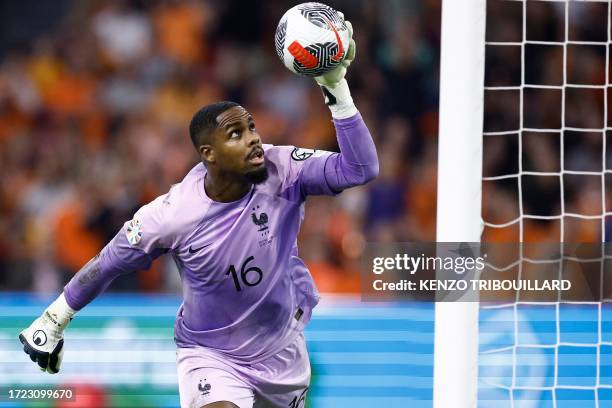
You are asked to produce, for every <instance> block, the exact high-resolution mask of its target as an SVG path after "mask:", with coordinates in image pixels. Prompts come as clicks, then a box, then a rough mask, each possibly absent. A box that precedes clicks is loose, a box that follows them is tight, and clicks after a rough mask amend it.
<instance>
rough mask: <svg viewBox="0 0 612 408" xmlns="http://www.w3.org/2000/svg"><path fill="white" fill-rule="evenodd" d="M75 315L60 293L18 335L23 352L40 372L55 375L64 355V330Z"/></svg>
mask: <svg viewBox="0 0 612 408" xmlns="http://www.w3.org/2000/svg"><path fill="white" fill-rule="evenodd" d="M75 313H76V311H75V310H73V309H72V308H71V307H70V306H68V303H67V302H66V298H65V297H64V294H63V293H62V294H61V295H60V297H58V298H57V300H56V301H55V302H53V303H52V304H51V305H50V306H49V307H48V308H47V310H45V312H44V313H43V314H42V316H40V317H39V318H38V319H36V320H34V322H33V323H32V324H31V325H30V327H28V328H27V329H25V330H24V331H22V332H21V333H20V334H19V341H21V344H23V351H24V352H25V353H26V354H28V355H29V356H30V359H31V360H32V361H33V362H35V363H38V366H39V367H40V370H41V371H46V372H48V373H49V374H57V373H58V372H59V369H60V365H61V364H62V357H63V355H64V329H65V328H66V327H67V326H68V324H69V323H70V321H71V320H72V317H73V316H74V314H75Z"/></svg>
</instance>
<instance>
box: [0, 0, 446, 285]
mask: <svg viewBox="0 0 612 408" xmlns="http://www.w3.org/2000/svg"><path fill="white" fill-rule="evenodd" d="M43 3H45V2H43ZM49 3H50V4H51V3H53V6H52V7H48V5H47V6H44V5H41V4H40V2H36V1H32V0H23V1H20V2H7V3H4V4H3V5H2V6H0V7H1V8H2V9H3V11H4V12H3V13H2V14H3V18H4V19H6V20H10V23H7V26H9V27H11V28H13V31H11V30H9V29H3V30H0V33H2V36H3V37H4V38H0V169H1V171H0V290H33V291H38V292H54V291H58V290H61V287H62V286H63V285H64V284H65V283H66V282H67V280H68V279H70V277H71V276H72V275H73V274H74V273H75V272H76V271H78V270H79V269H80V268H81V267H82V266H83V264H85V263H86V262H87V261H88V260H89V259H90V258H91V257H93V256H94V255H95V254H96V253H97V252H98V251H99V250H100V249H101V248H102V247H103V246H104V245H105V243H106V242H108V241H109V240H110V239H111V238H112V237H113V236H114V235H115V234H116V232H117V231H118V230H119V228H120V227H121V226H122V225H123V223H124V222H125V221H127V220H129V219H131V217H132V215H133V213H134V212H135V211H136V210H137V209H138V208H139V207H140V206H142V205H143V204H146V203H147V202H149V201H150V200H152V199H153V198H155V197H156V196H158V195H160V194H163V193H165V192H166V191H167V190H168V188H169V187H170V185H171V184H173V183H176V182H178V181H180V180H181V179H182V177H183V176H184V175H185V174H186V172H187V171H188V170H189V169H190V168H191V167H192V166H193V165H194V164H195V163H197V156H196V152H195V150H194V149H193V146H192V145H191V142H190V140H189V135H188V123H189V120H190V118H191V116H192V114H193V113H194V112H195V111H196V110H197V109H199V108H200V107H201V106H203V105H206V104H208V103H211V102H214V101H218V100H233V101H237V102H239V103H241V104H243V105H244V106H245V107H246V108H247V109H248V110H250V112H251V113H252V114H253V116H254V118H255V121H256V124H257V127H258V130H259V132H260V134H261V135H262V137H263V139H264V142H265V143H273V144H290V145H296V146H300V147H310V148H317V149H327V150H337V144H336V140H335V133H334V129H333V125H332V122H331V116H330V114H329V111H328V109H327V107H326V106H325V105H324V103H323V98H322V95H321V93H320V90H319V89H318V87H317V86H315V84H314V82H313V81H312V80H310V79H308V78H302V77H298V76H296V75H294V74H291V73H290V72H289V71H288V70H287V69H286V68H284V67H283V65H282V64H281V62H280V61H279V60H278V57H277V56H276V54H275V51H274V46H273V43H274V30H275V28H276V24H277V22H278V20H279V19H280V17H281V15H282V14H283V13H284V11H285V10H286V9H288V8H289V7H291V6H293V5H294V4H296V3H298V2H295V1H294V2H291V1H284V0H269V1H265V2H256V1H248V0H244V1H237V0H233V1H229V0H208V1H207V0H198V1H192V0H184V1H163V0H151V1H146V0H140V1H138V0H131V1H129V0H112V1H93V0H92V1H77V0H72V1H69V0H63V1H58V2H49ZM329 4H330V5H332V6H333V7H335V8H337V9H339V10H341V11H343V12H344V13H345V16H346V17H347V18H348V19H350V20H351V21H352V23H353V26H354V27H355V36H354V37H355V40H356V42H357V44H358V47H357V59H356V62H355V63H354V64H353V65H352V66H351V68H350V70H349V74H348V80H349V83H350V85H351V89H352V93H353V97H354V99H355V101H356V104H357V106H358V108H359V109H360V111H361V113H362V115H363V116H364V118H365V120H366V123H367V124H368V126H369V128H370V130H371V132H372V134H373V136H374V138H375V142H376V145H377V148H378V152H379V156H380V162H381V172H380V176H379V177H378V179H377V180H376V181H375V182H373V183H371V184H370V185H368V186H365V187H362V188H358V189H352V190H349V191H346V192H344V193H343V194H341V195H340V196H339V197H337V198H328V197H315V198H311V199H309V200H310V203H309V205H307V209H306V219H305V221H304V223H303V227H302V231H301V235H300V255H301V256H302V257H303V258H304V259H305V260H306V261H307V263H308V264H309V266H310V268H311V271H312V273H313V275H314V276H315V280H316V281H317V284H318V285H319V288H320V289H321V290H322V291H328V292H330V291H331V292H357V291H358V290H359V272H358V268H359V266H358V260H359V255H360V254H361V252H362V251H363V248H364V246H365V245H366V242H368V241H378V242H381V241H410V240H424V241H425V240H433V239H434V238H435V202H436V201H435V195H436V182H435V180H436V165H437V164H436V138H437V105H438V101H437V94H438V78H437V75H438V71H439V32H440V1H439V0H384V1H380V2H379V1H369V0H337V1H331V2H330V3H329ZM9 11H10V12H9ZM15 33H18V35H16V34H15ZM178 279H179V277H178V274H177V273H176V271H175V269H174V266H173V263H172V262H170V261H169V260H168V259H166V258H163V257H162V258H160V259H159V260H157V261H156V262H155V264H154V266H153V267H152V268H151V269H150V270H149V271H140V272H137V273H134V274H130V275H126V276H123V277H121V278H119V279H117V280H116V281H115V282H114V284H113V286H112V289H113V290H138V291H175V290H177V289H178V288H179V283H178Z"/></svg>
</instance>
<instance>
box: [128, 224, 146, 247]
mask: <svg viewBox="0 0 612 408" xmlns="http://www.w3.org/2000/svg"><path fill="white" fill-rule="evenodd" d="M125 237H126V238H127V240H128V242H129V243H130V245H138V243H139V242H140V240H141V239H142V224H141V223H140V221H139V220H137V219H133V220H131V221H128V222H127V223H126V225H125Z"/></svg>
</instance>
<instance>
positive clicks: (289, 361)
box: [177, 333, 310, 408]
mask: <svg viewBox="0 0 612 408" xmlns="http://www.w3.org/2000/svg"><path fill="white" fill-rule="evenodd" d="M177 369H178V381H179V392H180V396H181V408H201V407H203V406H205V405H206V404H211V403H213V402H217V401H229V402H232V403H234V404H236V405H237V406H238V407H240V408H277V407H278V408H280V407H283V408H303V407H304V406H305V399H306V392H307V390H308V385H309V384H310V362H309V360H308V351H307V350H306V342H305V340H304V335H303V334H302V333H300V335H299V336H298V337H297V338H296V339H295V341H294V342H293V343H292V344H290V345H289V346H287V347H286V348H285V349H284V350H282V351H281V352H280V353H278V354H276V355H274V356H272V357H270V358H268V359H266V360H263V361H260V362H258V363H255V364H252V365H241V364H236V363H233V362H229V361H227V359H224V358H223V356H222V355H220V354H219V353H217V352H215V351H213V350H210V349H207V348H204V347H192V348H179V349H178V350H177Z"/></svg>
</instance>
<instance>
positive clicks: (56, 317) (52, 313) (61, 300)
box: [43, 293, 76, 330]
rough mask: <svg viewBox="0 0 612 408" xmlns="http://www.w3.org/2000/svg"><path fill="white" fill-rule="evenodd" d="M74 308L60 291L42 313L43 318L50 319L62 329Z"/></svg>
mask: <svg viewBox="0 0 612 408" xmlns="http://www.w3.org/2000/svg"><path fill="white" fill-rule="evenodd" d="M75 314H76V310H74V309H73V308H71V307H70V306H69V305H68V302H66V297H64V294H63V293H62V294H61V295H60V296H59V297H58V298H57V299H56V300H55V301H54V302H53V303H51V305H49V307H48V308H47V310H45V313H44V314H43V319H45V320H48V321H50V322H51V323H52V324H53V325H54V326H56V327H57V328H58V329H59V330H64V329H65V328H66V327H67V326H68V324H69V323H70V321H71V320H72V318H73V317H74V315H75Z"/></svg>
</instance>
